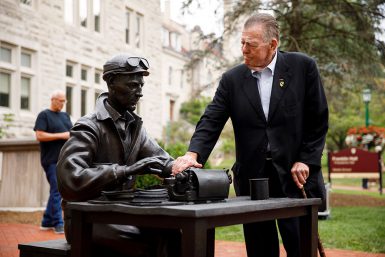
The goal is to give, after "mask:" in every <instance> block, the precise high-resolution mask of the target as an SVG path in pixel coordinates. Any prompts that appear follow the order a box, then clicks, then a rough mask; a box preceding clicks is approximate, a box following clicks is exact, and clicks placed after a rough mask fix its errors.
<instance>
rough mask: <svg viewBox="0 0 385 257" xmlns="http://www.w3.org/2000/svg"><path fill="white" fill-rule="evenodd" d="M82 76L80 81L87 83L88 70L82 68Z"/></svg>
mask: <svg viewBox="0 0 385 257" xmlns="http://www.w3.org/2000/svg"><path fill="white" fill-rule="evenodd" d="M80 74H81V75H80V79H81V80H83V81H87V69H86V68H82V69H81V72H80Z"/></svg>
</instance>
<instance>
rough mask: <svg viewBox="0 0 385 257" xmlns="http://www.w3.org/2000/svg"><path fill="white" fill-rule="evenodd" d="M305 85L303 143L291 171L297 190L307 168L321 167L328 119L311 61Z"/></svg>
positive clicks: (316, 74) (307, 170)
mask: <svg viewBox="0 0 385 257" xmlns="http://www.w3.org/2000/svg"><path fill="white" fill-rule="evenodd" d="M306 83H307V85H306V93H305V106H304V112H305V115H304V130H303V131H304V133H303V141H302V145H301V149H300V152H299V158H298V161H297V162H296V163H294V165H293V167H292V169H291V175H292V177H293V180H294V182H295V183H296V185H297V187H298V188H302V187H303V185H304V184H305V183H306V179H307V178H308V177H309V173H310V168H309V166H315V167H320V166H321V156H322V151H323V149H324V146H325V138H326V133H327V130H328V117H329V111H328V106H327V101H326V96H325V93H324V89H323V85H322V81H321V78H320V74H319V71H318V69H317V65H316V63H315V61H313V60H312V61H311V62H310V64H309V68H308V71H307V78H306Z"/></svg>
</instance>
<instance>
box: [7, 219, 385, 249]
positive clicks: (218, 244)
mask: <svg viewBox="0 0 385 257" xmlns="http://www.w3.org/2000/svg"><path fill="white" fill-rule="evenodd" d="M60 238H64V235H56V234H55V233H53V231H40V230H39V227H38V226H35V225H26V224H0V257H18V256H19V250H18V249H17V245H18V244H19V243H27V242H34V241H45V240H54V239H60ZM215 256H216V257H246V251H245V246H244V243H240V242H229V241H215ZM281 256H282V257H283V256H285V254H284V251H283V250H282V249H281ZM326 256H327V257H385V254H373V253H363V252H356V251H346V250H333V249H326ZM197 257H198V256H197Z"/></svg>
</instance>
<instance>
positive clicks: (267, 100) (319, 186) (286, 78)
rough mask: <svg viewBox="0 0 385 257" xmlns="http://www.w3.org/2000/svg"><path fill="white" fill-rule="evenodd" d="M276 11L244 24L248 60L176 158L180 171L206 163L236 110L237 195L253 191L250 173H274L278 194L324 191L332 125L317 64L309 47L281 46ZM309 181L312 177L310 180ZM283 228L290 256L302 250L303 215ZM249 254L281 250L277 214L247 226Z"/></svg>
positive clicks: (232, 73)
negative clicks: (303, 50)
mask: <svg viewBox="0 0 385 257" xmlns="http://www.w3.org/2000/svg"><path fill="white" fill-rule="evenodd" d="M278 43H279V28H278V24H277V22H276V20H275V18H274V17H273V16H271V15H269V14H262V13H258V14H256V15H254V16H251V17H250V18H249V19H248V20H247V21H246V23H245V24H244V28H243V31H242V38H241V46H242V53H243V57H244V64H240V65H238V66H236V67H234V68H232V69H230V70H229V71H227V72H225V73H224V74H223V76H222V79H221V81H220V83H219V86H218V89H217V91H216V94H215V96H214V98H213V100H212V102H211V103H210V104H209V105H208V106H207V108H206V110H205V113H204V114H203V116H202V117H201V119H200V121H199V122H198V124H197V127H196V130H195V133H194V135H193V136H192V139H191V143H190V146H189V150H188V152H187V153H186V154H185V155H184V156H182V157H179V158H177V159H176V161H175V163H174V166H173V173H174V174H176V173H179V172H181V171H182V170H184V169H186V168H187V167H190V166H195V167H201V166H202V164H204V163H205V162H206V160H207V159H208V157H209V155H210V153H211V151H212V149H213V147H214V145H215V143H216V141H217V140H218V137H219V135H220V133H221V130H222V129H223V126H224V125H225V123H226V121H227V120H228V118H229V117H230V118H231V120H232V124H233V128H234V134H235V143H236V162H235V164H234V166H233V168H232V170H233V173H234V187H235V191H236V194H237V195H249V194H250V192H249V179H250V178H260V177H268V178H269V191H270V192H269V193H270V196H271V197H301V194H300V190H299V189H298V188H302V186H305V189H306V190H307V191H308V195H309V196H311V197H321V198H324V195H325V187H324V182H323V178H322V173H321V169H320V168H321V155H322V150H323V148H324V143H325V136H326V132H327V129H328V107H327V103H326V98H325V94H324V90H323V86H322V82H321V78H320V75H319V72H318V69H317V66H316V63H315V61H314V60H313V59H311V58H310V57H308V56H306V55H304V54H301V53H289V52H281V51H278V50H277V47H278ZM305 183H306V184H305ZM278 227H279V230H280V233H281V236H282V240H283V244H284V247H285V249H286V252H287V256H288V257H297V256H299V254H300V253H299V251H300V241H299V233H300V231H299V222H298V219H297V218H292V219H280V220H278ZM244 235H245V241H246V248H247V254H248V256H250V257H251V256H254V257H256V256H262V257H270V256H279V241H278V235H277V229H276V222H275V221H268V222H259V223H254V224H245V225H244Z"/></svg>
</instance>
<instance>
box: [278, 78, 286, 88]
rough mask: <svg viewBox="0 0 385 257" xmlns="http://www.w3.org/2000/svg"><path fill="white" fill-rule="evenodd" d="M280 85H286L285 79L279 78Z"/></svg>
mask: <svg viewBox="0 0 385 257" xmlns="http://www.w3.org/2000/svg"><path fill="white" fill-rule="evenodd" d="M279 86H280V87H284V86H285V81H284V80H283V79H279Z"/></svg>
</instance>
